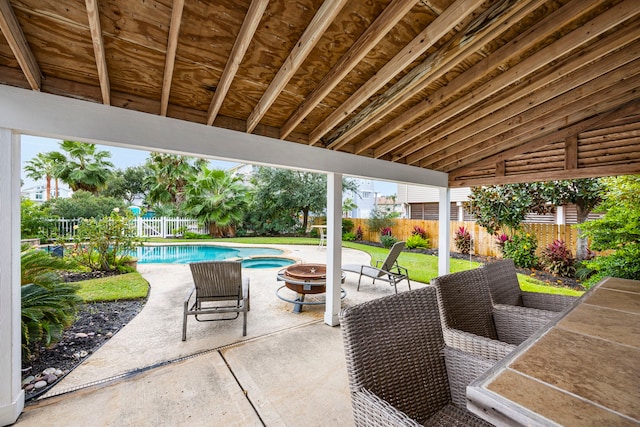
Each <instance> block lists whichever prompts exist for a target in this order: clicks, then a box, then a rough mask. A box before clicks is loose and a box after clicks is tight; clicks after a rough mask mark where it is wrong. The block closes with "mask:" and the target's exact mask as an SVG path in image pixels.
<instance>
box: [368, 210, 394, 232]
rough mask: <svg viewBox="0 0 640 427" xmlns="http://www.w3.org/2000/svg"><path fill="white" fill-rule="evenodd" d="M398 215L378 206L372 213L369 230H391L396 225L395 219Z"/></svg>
mask: <svg viewBox="0 0 640 427" xmlns="http://www.w3.org/2000/svg"><path fill="white" fill-rule="evenodd" d="M396 216H397V214H395V213H389V212H386V211H385V210H383V209H382V208H380V207H379V206H377V207H376V208H375V209H373V210H372V211H371V215H370V216H369V219H368V220H367V226H368V227H369V230H383V229H385V228H391V227H393V226H394V225H395V224H396V220H395V217H396Z"/></svg>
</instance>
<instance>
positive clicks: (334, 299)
mask: <svg viewBox="0 0 640 427" xmlns="http://www.w3.org/2000/svg"><path fill="white" fill-rule="evenodd" d="M341 279H342V174H341V173H330V174H328V175H327V295H326V304H325V312H324V322H325V323H326V324H327V325H329V326H337V325H338V324H339V323H340V322H339V319H338V314H339V313H340V304H341V299H340V292H341V289H342V280H341Z"/></svg>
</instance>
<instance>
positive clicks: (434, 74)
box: [325, 0, 544, 154]
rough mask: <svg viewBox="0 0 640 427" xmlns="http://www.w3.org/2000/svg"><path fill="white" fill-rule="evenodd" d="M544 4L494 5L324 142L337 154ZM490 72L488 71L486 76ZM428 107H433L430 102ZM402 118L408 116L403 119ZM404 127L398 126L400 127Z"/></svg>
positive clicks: (535, 0) (379, 135)
mask: <svg viewBox="0 0 640 427" xmlns="http://www.w3.org/2000/svg"><path fill="white" fill-rule="evenodd" d="M542 4H544V0H530V1H519V2H515V3H514V2H513V1H511V0H505V1H502V2H497V3H494V4H493V5H492V7H490V8H489V9H487V10H486V11H484V12H483V13H482V14H481V15H480V16H478V18H476V19H474V20H473V21H471V22H469V23H468V24H467V27H466V28H465V29H463V30H461V31H459V32H458V34H456V35H455V36H454V37H453V38H452V39H450V40H449V42H447V43H446V44H445V45H444V46H442V47H440V48H439V49H438V50H437V51H436V52H434V53H432V54H431V55H429V56H428V57H427V58H426V59H425V60H424V61H422V63H421V64H419V65H418V66H416V67H414V68H413V69H412V70H411V71H410V72H409V73H407V74H406V75H405V76H403V77H402V78H401V79H400V80H399V81H398V82H396V83H395V84H394V85H393V86H391V87H390V88H389V89H387V90H386V91H385V92H384V93H383V94H382V95H381V96H378V97H376V98H375V100H373V102H371V103H369V105H367V106H366V107H364V108H363V109H362V110H360V111H359V112H358V113H357V114H355V115H354V116H353V117H352V118H351V119H350V120H349V121H348V122H347V123H345V124H343V125H342V126H340V127H339V128H338V129H336V130H334V131H333V132H332V134H331V135H330V136H329V137H327V138H325V142H328V143H329V145H330V146H331V147H332V148H333V149H335V150H337V149H340V148H342V147H343V146H345V145H346V144H348V143H349V142H351V141H352V140H353V139H355V138H357V137H358V135H360V134H361V133H362V132H364V131H365V130H367V129H368V128H369V127H371V126H372V125H374V124H375V123H376V122H378V121H379V120H381V119H382V118H383V117H384V116H387V115H389V114H390V113H391V112H392V111H394V110H395V109H396V108H398V107H400V106H401V105H403V104H404V103H405V102H407V101H409V100H410V99H411V98H412V97H413V96H415V94H416V93H419V92H421V91H423V90H424V89H426V88H427V87H428V86H429V85H430V84H432V83H433V82H435V81H437V80H438V79H440V78H442V77H443V76H444V75H446V73H448V72H450V71H451V70H452V69H454V68H455V67H456V66H459V65H460V63H462V62H464V61H465V60H468V57H469V56H473V55H476V54H477V52H478V50H480V49H481V48H482V47H484V46H485V45H487V44H489V43H491V42H492V41H493V40H495V39H497V38H498V37H500V36H502V35H503V32H504V31H506V30H508V29H509V27H510V23H513V22H517V21H519V20H520V19H522V18H523V17H524V16H526V15H528V14H529V13H531V12H532V11H534V10H535V9H536V8H538V7H539V6H540V5H542ZM489 71H490V70H485V72H489ZM468 84H471V82H468ZM434 99H435V98H434ZM427 104H429V105H430V102H427ZM424 109H425V103H424V102H421V103H420V108H419V109H418V111H416V110H413V109H412V111H414V112H415V113H416V116H415V117H414V119H415V118H417V117H420V116H421V115H423V111H424ZM403 117H405V118H406V117H407V116H405V115H403ZM403 124H404V123H401V124H399V125H398V127H400V126H402V125H403ZM396 129H397V127H396V128H393V127H392V126H387V125H385V126H383V128H382V129H380V130H378V131H376V132H374V134H373V135H371V137H367V138H365V139H364V140H363V141H361V142H359V143H358V144H357V145H356V147H355V152H356V153H358V154H359V153H362V152H364V151H366V150H368V149H369V148H371V147H372V146H373V145H375V144H376V143H377V142H378V141H380V140H381V139H383V138H384V137H386V136H387V135H389V134H390V133H392V132H393V131H395V130H396Z"/></svg>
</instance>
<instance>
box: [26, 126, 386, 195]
mask: <svg viewBox="0 0 640 427" xmlns="http://www.w3.org/2000/svg"><path fill="white" fill-rule="evenodd" d="M21 141H22V144H21V146H20V153H21V162H22V180H23V183H24V187H25V188H28V187H33V186H34V185H35V183H34V182H33V180H31V179H29V178H27V177H26V176H25V174H24V166H25V163H26V162H28V161H29V160H31V159H32V158H34V157H35V156H36V155H37V154H38V153H48V152H50V151H62V150H61V148H60V142H61V141H60V140H59V139H51V138H42V137H38V136H30V135H22V136H21ZM96 148H97V149H98V150H101V151H109V152H111V158H110V159H109V161H111V163H113V165H114V166H115V167H116V168H117V169H126V168H127V167H129V166H140V165H142V164H144V162H145V161H146V160H147V157H148V156H149V152H148V151H143V150H132V149H129V148H120V147H111V146H106V145H97V146H96ZM211 164H212V166H213V167H216V168H219V169H229V168H231V167H233V166H235V165H237V163H233V162H227V161H222V160H212V161H211ZM43 183H44V182H43ZM373 186H374V191H375V192H377V193H379V194H380V195H384V196H389V195H393V194H396V193H397V185H396V184H394V183H390V182H383V181H374V184H373Z"/></svg>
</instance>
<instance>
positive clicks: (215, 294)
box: [182, 261, 250, 341]
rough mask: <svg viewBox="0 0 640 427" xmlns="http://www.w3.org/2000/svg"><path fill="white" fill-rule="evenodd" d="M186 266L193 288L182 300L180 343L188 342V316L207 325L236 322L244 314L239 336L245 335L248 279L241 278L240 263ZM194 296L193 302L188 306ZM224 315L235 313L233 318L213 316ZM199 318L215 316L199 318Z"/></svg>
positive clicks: (216, 262)
mask: <svg viewBox="0 0 640 427" xmlns="http://www.w3.org/2000/svg"><path fill="white" fill-rule="evenodd" d="M189 267H190V268H191V275H192V276H193V284H194V286H193V288H191V290H190V291H189V293H188V294H187V297H186V299H185V300H184V309H183V310H184V311H183V319H182V341H184V340H186V339H187V316H190V315H193V316H195V318H196V320H197V321H199V322H208V321H216V320H233V319H237V318H238V316H239V315H240V313H243V323H242V336H245V335H247V312H248V311H249V308H250V307H249V279H248V278H245V279H244V280H243V279H242V264H241V263H240V262H239V261H206V262H195V263H191V264H189ZM194 293H195V301H194V302H193V304H192V305H191V307H189V301H190V300H191V297H192V296H193V294H194ZM230 301H232V302H233V303H230ZM221 304H224V305H221ZM224 313H235V316H232V317H226V316H225V317H219V316H216V315H219V314H224ZM202 315H214V317H210V316H207V318H206V319H200V318H198V316H202Z"/></svg>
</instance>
